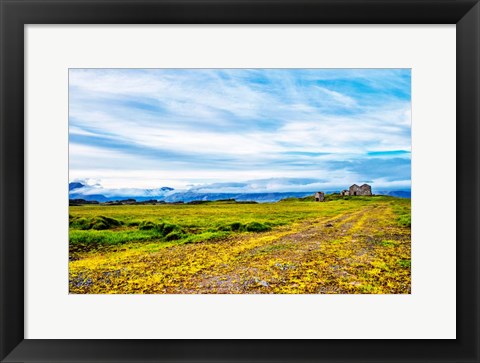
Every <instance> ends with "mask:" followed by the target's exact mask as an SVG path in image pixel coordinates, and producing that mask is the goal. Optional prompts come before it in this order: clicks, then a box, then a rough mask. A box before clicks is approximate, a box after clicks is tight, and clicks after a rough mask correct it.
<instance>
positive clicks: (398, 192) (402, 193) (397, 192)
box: [375, 190, 412, 199]
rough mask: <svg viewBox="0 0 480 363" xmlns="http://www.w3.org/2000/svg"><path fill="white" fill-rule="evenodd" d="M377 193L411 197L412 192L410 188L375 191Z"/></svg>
mask: <svg viewBox="0 0 480 363" xmlns="http://www.w3.org/2000/svg"><path fill="white" fill-rule="evenodd" d="M375 194H379V195H389V196H391V197H397V198H409V199H410V198H411V194H412V192H411V191H410V190H391V191H375Z"/></svg>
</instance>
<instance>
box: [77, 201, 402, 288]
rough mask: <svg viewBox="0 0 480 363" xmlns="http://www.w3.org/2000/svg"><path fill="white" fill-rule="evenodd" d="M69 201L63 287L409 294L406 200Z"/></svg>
mask: <svg viewBox="0 0 480 363" xmlns="http://www.w3.org/2000/svg"><path fill="white" fill-rule="evenodd" d="M328 199H329V200H327V201H326V202H323V203H318V202H313V201H311V200H310V199H309V198H306V199H304V200H298V199H293V200H289V201H282V202H277V203H265V204H241V203H234V202H229V201H225V202H210V203H205V204H197V205H189V204H184V205H181V204H178V205H173V204H163V205H131V206H127V205H119V206H103V205H84V206H71V207H70V216H69V219H70V245H69V249H70V261H69V286H70V293H80V294H83V293H91V294H104V293H117V294H131V293H146V294H157V293H167V294H175V293H192V294H193V293H237V294H245V293H269V294H271V293H296V294H319V293H327V294H342V293H348V294H350V293H374V294H398V293H402V294H405V293H410V288H411V279H410V275H411V267H410V265H411V257H410V244H411V235H410V200H409V199H400V198H392V197H384V196H373V197H350V198H348V197H347V198H334V197H329V198H328Z"/></svg>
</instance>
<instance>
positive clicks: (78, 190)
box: [69, 182, 410, 203]
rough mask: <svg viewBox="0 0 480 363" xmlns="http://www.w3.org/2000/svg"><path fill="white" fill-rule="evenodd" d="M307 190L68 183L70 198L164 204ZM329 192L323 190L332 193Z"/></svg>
mask: <svg viewBox="0 0 480 363" xmlns="http://www.w3.org/2000/svg"><path fill="white" fill-rule="evenodd" d="M314 193H315V191H310V192H276V193H273V192H272V193H269V192H265V193H199V192H196V191H191V190H190V191H178V192H176V191H175V190H174V189H173V188H170V187H161V188H158V189H135V188H133V189H104V188H101V187H100V188H98V187H92V186H88V185H85V184H82V183H80V182H72V183H70V184H69V198H70V199H84V200H86V201H98V202H112V201H119V200H125V199H135V200H136V201H137V202H144V201H147V200H157V201H163V202H167V203H175V202H184V203H188V202H192V201H215V200H221V199H235V200H236V201H239V202H245V201H254V202H259V203H268V202H278V201H279V200H282V199H285V198H303V197H307V196H310V195H313V194H314ZM331 193H333V192H332V191H326V194H331ZM374 193H375V194H377V195H389V196H392V197H400V198H410V191H409V190H396V191H377V190H374Z"/></svg>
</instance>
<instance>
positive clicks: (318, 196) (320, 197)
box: [315, 192, 325, 202]
mask: <svg viewBox="0 0 480 363" xmlns="http://www.w3.org/2000/svg"><path fill="white" fill-rule="evenodd" d="M315 201H316V202H324V201H325V193H324V192H316V193H315Z"/></svg>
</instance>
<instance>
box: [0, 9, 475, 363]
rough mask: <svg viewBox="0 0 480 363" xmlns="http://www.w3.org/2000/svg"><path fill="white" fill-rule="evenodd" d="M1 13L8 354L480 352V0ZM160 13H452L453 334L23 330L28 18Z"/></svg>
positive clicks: (77, 358) (189, 357)
mask: <svg viewBox="0 0 480 363" xmlns="http://www.w3.org/2000/svg"><path fill="white" fill-rule="evenodd" d="M0 12H1V58H0V59H1V77H0V79H1V89H0V93H1V100H0V102H1V104H0V110H1V122H0V137H1V149H0V150H1V157H0V175H1V182H0V227H1V230H0V258H1V266H0V273H1V281H0V283H1V290H0V309H1V310H0V324H1V325H0V334H1V336H0V359H1V361H2V362H95V361H101V362H167V361H168V362H220V361H222V362H224V361H225V362H280V361H281V362H307V361H309V362H314V361H315V362H316V361H328V362H479V361H480V360H479V359H480V358H479V357H480V354H479V348H480V346H479V304H478V303H479V222H480V219H479V197H480V194H479V189H480V188H479V171H480V169H479V141H480V138H479V136H480V135H479V130H480V129H479V121H480V118H479V116H480V108H479V99H480V93H479V89H480V5H479V3H478V0H401V1H400V0H390V1H389V0H341V1H339V0H337V1H334V0H299V1H295V0H278V1H275V0H274V1H268V0H258V1H254V0H223V1H215V0H197V1H195V0H187V1H185V0H164V1H162V0H140V1H135V0H95V1H91V0H76V1H71V0H44V1H37V0H23V1H22V0H0ZM158 23H168V24H174V23H190V24H207V23H208V24H217V23H222V24H224V23H234V24H260V23H262V24H321V23H323V24H456V29H457V30H456V41H457V43H456V61H457V70H456V75H457V98H456V102H457V119H456V126H457V128H456V131H457V133H456V145H457V170H456V172H457V174H456V178H457V179H456V180H457V191H456V200H457V211H456V212H457V219H456V228H457V264H456V266H457V276H456V277H457V339H454V340H408V339H406V340H27V339H24V323H25V321H24V319H25V318H24V308H23V306H24V297H25V296H24V244H23V242H24V201H25V199H24V198H25V197H24V178H25V176H26V175H25V173H24V147H25V146H26V145H25V143H24V131H25V130H24V91H25V90H24V25H26V24H158ZM465 191H468V192H465ZM438 319H442V317H441V316H439V317H438Z"/></svg>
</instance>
